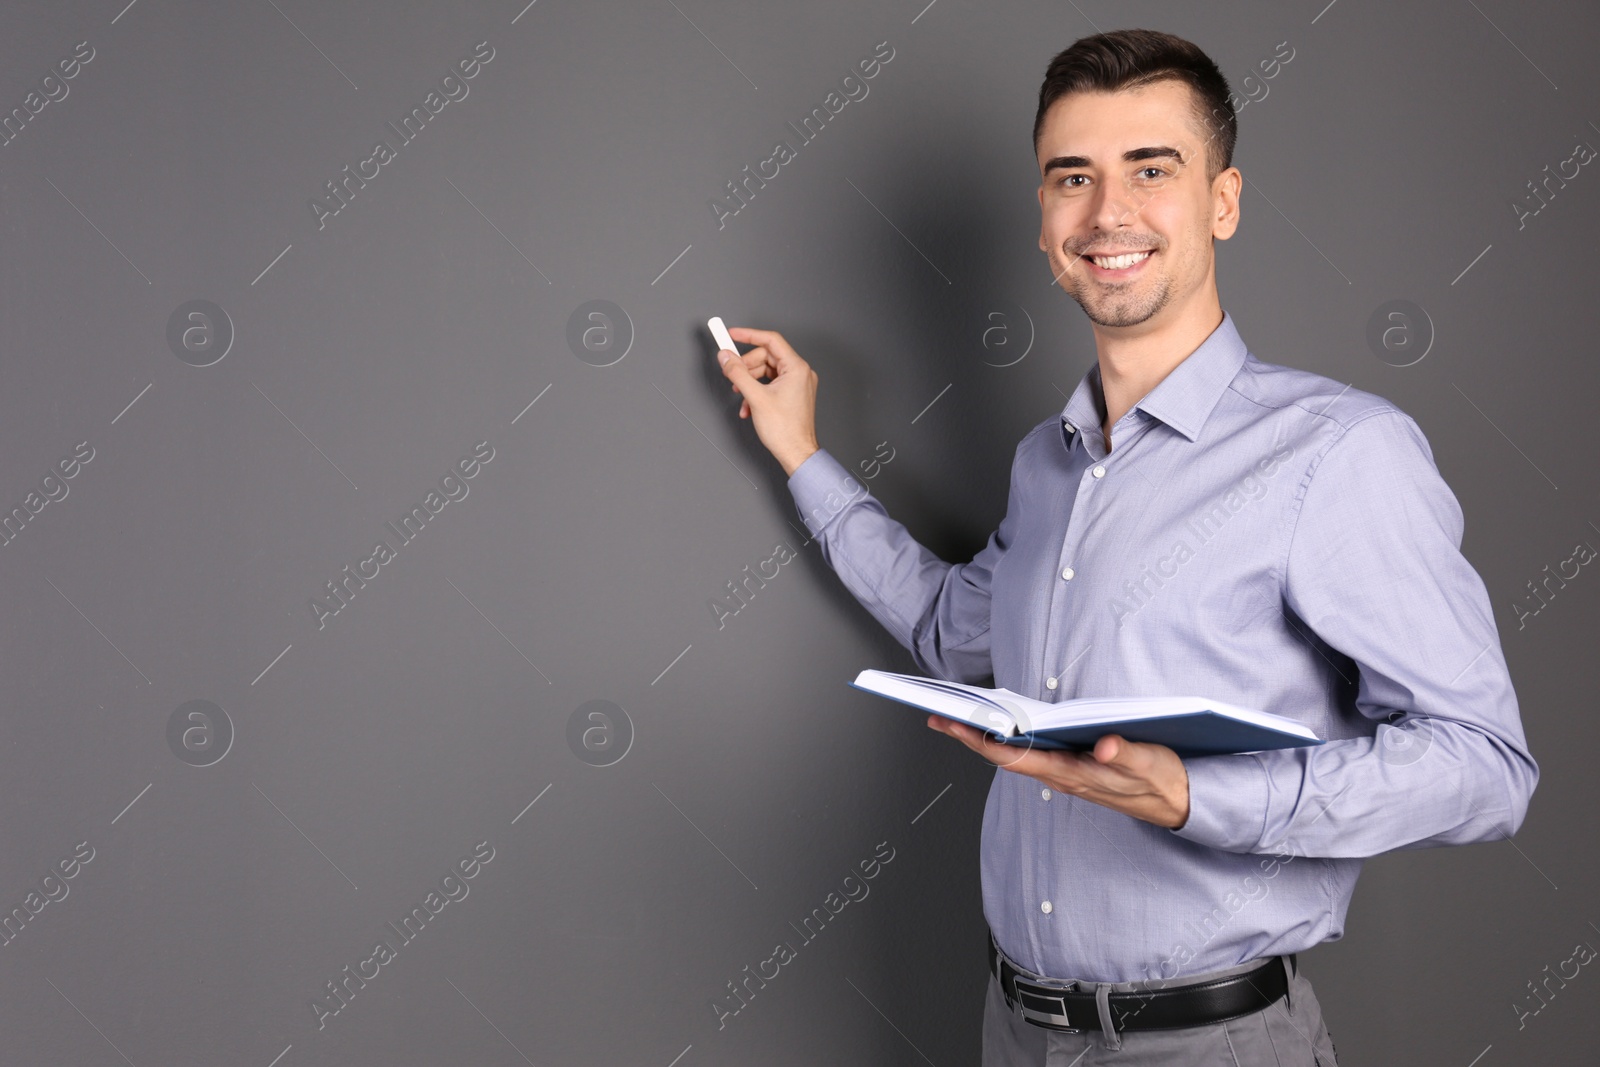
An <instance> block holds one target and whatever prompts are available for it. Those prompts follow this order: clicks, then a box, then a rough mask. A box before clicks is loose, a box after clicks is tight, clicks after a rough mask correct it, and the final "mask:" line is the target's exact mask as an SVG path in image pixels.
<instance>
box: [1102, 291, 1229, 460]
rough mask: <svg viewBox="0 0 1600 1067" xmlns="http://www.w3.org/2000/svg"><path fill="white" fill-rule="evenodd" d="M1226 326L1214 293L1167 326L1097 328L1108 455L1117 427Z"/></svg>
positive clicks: (1149, 324) (1164, 323)
mask: <svg viewBox="0 0 1600 1067" xmlns="http://www.w3.org/2000/svg"><path fill="white" fill-rule="evenodd" d="M1221 324H1222V305H1221V303H1220V302H1219V301H1218V300H1217V299H1216V297H1215V295H1213V297H1212V299H1211V300H1209V301H1199V302H1197V303H1196V306H1195V307H1194V308H1193V309H1191V310H1186V311H1185V312H1184V313H1183V314H1182V315H1181V316H1180V317H1178V318H1175V319H1172V320H1170V321H1167V322H1162V323H1159V324H1152V323H1150V322H1144V323H1141V324H1140V325H1138V326H1123V327H1101V326H1095V327H1094V338H1095V348H1096V351H1097V352H1098V355H1099V363H1100V390H1101V393H1102V398H1103V400H1104V402H1105V409H1106V410H1105V420H1106V421H1105V424H1104V425H1103V426H1102V427H1101V428H1100V432H1101V435H1102V436H1103V437H1104V439H1105V444H1106V451H1107V452H1110V451H1111V427H1113V426H1115V425H1116V424H1117V421H1118V420H1119V419H1121V418H1122V416H1124V415H1126V414H1127V413H1128V412H1129V411H1130V410H1131V409H1132V408H1133V405H1135V404H1137V403H1138V402H1139V401H1140V400H1142V399H1144V397H1145V396H1146V395H1147V394H1148V393H1149V392H1150V390H1152V389H1154V388H1155V387H1156V386H1158V385H1160V384H1161V380H1162V379H1163V378H1165V377H1166V376H1167V375H1168V374H1171V373H1172V369H1173V368H1174V367H1176V366H1177V365H1178V364H1180V363H1182V362H1183V361H1184V360H1185V359H1188V358H1189V355H1190V354H1191V353H1192V352H1194V350H1195V349H1197V348H1199V347H1200V345H1201V343H1202V342H1204V341H1205V339H1206V338H1207V337H1209V336H1211V333H1212V331H1214V330H1215V329H1216V328H1217V327H1218V326H1220V325H1221Z"/></svg>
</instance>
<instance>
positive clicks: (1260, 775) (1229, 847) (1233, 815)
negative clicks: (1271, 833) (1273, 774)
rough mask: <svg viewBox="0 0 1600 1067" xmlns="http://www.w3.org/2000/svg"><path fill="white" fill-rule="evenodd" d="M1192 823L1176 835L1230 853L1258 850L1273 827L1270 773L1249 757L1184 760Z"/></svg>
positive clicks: (1178, 830)
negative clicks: (1269, 825) (1269, 824)
mask: <svg viewBox="0 0 1600 1067" xmlns="http://www.w3.org/2000/svg"><path fill="white" fill-rule="evenodd" d="M1183 766H1184V770H1186V771H1187V772H1188V774H1189V820H1188V821H1187V822H1185V823H1184V824H1183V825H1182V826H1181V827H1179V828H1178V829H1176V830H1173V831H1172V832H1173V833H1175V834H1177V835H1178V836H1179V837H1181V838H1184V839H1185V840H1188V841H1193V842H1195V843H1196V844H1200V845H1209V846H1210V847H1212V848H1220V849H1222V850H1223V851H1225V852H1254V851H1256V849H1257V848H1259V847H1260V842H1261V835H1262V834H1263V833H1264V832H1265V830H1266V824H1267V769H1266V767H1264V766H1262V763H1261V761H1260V760H1259V759H1257V758H1256V757H1255V756H1253V755H1250V754H1248V753H1243V754H1238V755H1230V756H1198V757H1194V758H1192V759H1185V760H1184V761H1183Z"/></svg>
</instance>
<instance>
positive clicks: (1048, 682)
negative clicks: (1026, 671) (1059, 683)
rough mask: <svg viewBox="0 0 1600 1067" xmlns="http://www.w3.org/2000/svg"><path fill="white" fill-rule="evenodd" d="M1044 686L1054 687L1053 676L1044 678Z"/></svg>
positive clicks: (1047, 687)
mask: <svg viewBox="0 0 1600 1067" xmlns="http://www.w3.org/2000/svg"><path fill="white" fill-rule="evenodd" d="M1044 687H1045V688H1046V689H1054V688H1055V687H1056V680H1055V679H1054V678H1046V679H1045V680H1044Z"/></svg>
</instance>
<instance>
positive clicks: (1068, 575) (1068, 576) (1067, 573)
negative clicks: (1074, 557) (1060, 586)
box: [1061, 567, 1077, 582]
mask: <svg viewBox="0 0 1600 1067" xmlns="http://www.w3.org/2000/svg"><path fill="white" fill-rule="evenodd" d="M1076 573H1077V572H1076V571H1074V570H1073V569H1072V568H1071V567H1066V568H1064V569H1063V570H1062V571H1061V577H1063V578H1065V579H1066V580H1067V581H1069V582H1070V581H1072V576H1073V575H1074V574H1076Z"/></svg>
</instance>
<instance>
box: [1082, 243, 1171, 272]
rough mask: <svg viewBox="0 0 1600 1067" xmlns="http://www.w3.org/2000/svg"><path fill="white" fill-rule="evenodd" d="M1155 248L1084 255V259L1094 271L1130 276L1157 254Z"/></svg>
mask: <svg viewBox="0 0 1600 1067" xmlns="http://www.w3.org/2000/svg"><path fill="white" fill-rule="evenodd" d="M1155 252H1156V250H1155V249H1153V248H1150V249H1146V250H1144V251H1142V252H1124V253H1122V254H1120V255H1115V256H1084V257H1083V259H1084V260H1085V261H1086V262H1087V263H1089V264H1090V265H1091V266H1092V267H1093V268H1094V270H1093V273H1095V274H1100V275H1105V276H1106V277H1113V278H1124V277H1130V276H1132V275H1133V274H1135V273H1137V272H1138V271H1139V270H1140V269H1141V265H1142V264H1143V263H1144V261H1145V260H1147V259H1149V258H1150V257H1151V256H1153V255H1155Z"/></svg>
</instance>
